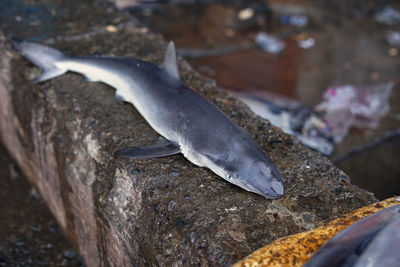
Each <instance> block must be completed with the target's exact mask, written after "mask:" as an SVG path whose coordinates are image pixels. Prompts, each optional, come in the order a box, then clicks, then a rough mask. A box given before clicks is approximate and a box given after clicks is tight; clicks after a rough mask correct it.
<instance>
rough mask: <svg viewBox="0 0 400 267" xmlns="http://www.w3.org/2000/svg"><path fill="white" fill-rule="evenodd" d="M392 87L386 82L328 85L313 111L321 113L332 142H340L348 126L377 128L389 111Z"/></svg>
mask: <svg viewBox="0 0 400 267" xmlns="http://www.w3.org/2000/svg"><path fill="white" fill-rule="evenodd" d="M393 86H394V83H393V82H389V83H383V84H378V85H375V86H370V87H356V86H353V85H343V86H337V87H329V88H328V89H327V90H326V91H325V93H324V96H323V101H322V103H320V104H319V105H318V106H317V107H316V110H317V111H319V112H322V113H323V114H324V119H325V121H326V122H327V123H328V125H329V127H330V129H331V130H332V134H333V138H334V141H335V143H340V142H341V141H342V140H343V138H344V137H345V136H346V135H347V132H348V130H349V129H350V128H351V127H354V128H358V129H362V130H367V129H373V128H376V127H377V126H378V124H379V120H380V119H381V118H382V117H383V116H385V115H386V114H387V112H388V111H389V96H390V93H391V91H392V88H393Z"/></svg>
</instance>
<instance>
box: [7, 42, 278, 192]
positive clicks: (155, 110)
mask: <svg viewBox="0 0 400 267" xmlns="http://www.w3.org/2000/svg"><path fill="white" fill-rule="evenodd" d="M12 45H13V48H14V49H15V50H17V51H18V52H19V53H20V54H21V55H22V56H23V57H25V58H26V59H28V60H29V61H30V62H32V63H33V64H35V65H36V66H38V67H39V68H41V69H42V70H43V73H42V74H41V75H40V76H39V77H37V78H36V79H34V80H33V82H42V81H45V80H48V79H51V78H54V77H57V76H59V75H62V74H64V73H65V72H67V71H72V72H78V73H80V74H83V75H84V76H86V77H87V79H88V80H89V81H100V82H103V83H105V84H107V85H109V86H111V87H114V88H115V89H116V96H117V97H118V98H120V99H123V100H124V101H126V102H129V103H131V104H133V105H134V106H135V108H136V109H137V110H138V111H139V113H140V114H141V115H142V116H143V117H144V119H145V120H146V121H147V122H148V123H149V124H150V126H151V127H152V128H153V129H154V130H155V131H157V132H158V133H159V134H160V135H161V136H163V137H164V138H165V140H163V141H162V142H158V143H156V144H153V145H151V146H148V147H131V148H127V149H123V150H119V151H117V152H116V153H115V155H116V156H118V157H125V158H151V157H162V156H168V155H173V154H177V153H182V154H183V155H184V156H185V157H186V158H187V159H188V160H189V161H191V162H192V163H194V164H196V165H198V166H201V167H207V168H209V169H210V170H212V171H213V172H214V173H216V174H217V175H219V176H220V177H222V178H224V179H225V180H227V181H228V182H230V183H233V184H235V185H237V186H239V187H241V188H243V189H245V190H247V191H250V192H254V193H257V194H260V195H262V196H264V197H266V198H270V199H276V198H280V197H282V196H283V195H284V184H283V181H282V179H281V177H280V175H279V173H278V170H277V169H276V167H275V166H274V164H273V162H272V161H271V159H270V157H269V156H268V155H267V154H266V153H265V152H264V151H263V150H262V148H261V147H260V146H259V145H258V144H257V143H256V142H255V141H253V140H252V138H251V137H250V135H249V134H248V133H247V132H246V131H244V130H243V129H242V128H240V127H238V126H236V125H235V124H234V123H233V122H232V121H231V120H230V119H229V118H228V117H227V116H226V115H225V114H224V113H223V112H222V111H221V110H220V109H218V108H217V107H216V106H215V105H213V104H212V103H210V102H209V101H208V100H206V99H205V98H203V97H201V96H200V95H199V94H197V93H196V92H194V91H192V90H191V89H189V88H188V87H187V86H186V85H185V84H184V83H183V82H182V81H181V79H180V77H179V72H178V66H177V62H176V55H175V46H174V44H173V42H170V43H169V44H168V47H167V51H166V55H165V60H164V63H163V64H162V65H160V66H157V65H154V64H151V63H149V62H145V61H142V60H137V59H132V58H123V57H69V56H67V55H65V54H63V53H62V52H60V51H58V50H57V49H54V48H51V47H48V46H45V45H41V44H38V43H34V42H29V41H23V40H18V39H12Z"/></svg>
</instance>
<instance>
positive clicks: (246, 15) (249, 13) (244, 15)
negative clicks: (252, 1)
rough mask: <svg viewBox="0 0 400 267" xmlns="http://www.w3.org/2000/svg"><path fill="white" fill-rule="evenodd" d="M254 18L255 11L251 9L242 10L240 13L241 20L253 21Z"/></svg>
mask: <svg viewBox="0 0 400 267" xmlns="http://www.w3.org/2000/svg"><path fill="white" fill-rule="evenodd" d="M252 17H254V9H252V8H251V7H248V8H245V9H242V10H240V11H239V13H238V18H239V19H240V20H248V19H251V18H252Z"/></svg>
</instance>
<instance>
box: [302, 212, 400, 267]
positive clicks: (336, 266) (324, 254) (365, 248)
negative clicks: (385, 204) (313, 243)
mask: <svg viewBox="0 0 400 267" xmlns="http://www.w3.org/2000/svg"><path fill="white" fill-rule="evenodd" d="M399 220H400V204H399V205H395V206H392V207H389V208H386V209H384V210H381V211H379V212H377V213H374V214H372V215H370V216H368V217H366V218H364V219H362V220H360V221H358V222H356V223H354V224H352V225H350V226H349V227H347V228H346V229H344V230H343V231H341V232H340V233H338V234H337V235H335V236H334V237H333V238H332V239H330V240H329V241H328V242H327V243H326V244H325V245H323V246H322V247H321V248H320V249H319V250H318V251H317V252H316V253H315V254H314V255H313V256H312V257H311V259H310V260H309V261H308V262H306V264H305V265H304V267H350V266H358V267H359V266H371V267H372V266H399V265H380V264H378V265H369V264H364V265H363V263H365V262H366V260H371V259H372V258H373V259H374V260H377V259H379V260H382V255H384V256H387V257H388V258H387V259H386V261H387V262H395V260H396V259H399V255H400V254H399V253H398V251H399V250H398V249H399V244H400V243H399V242H400V239H399V229H398V228H397V229H395V228H394V225H399ZM391 225H393V226H391ZM396 230H397V232H396ZM395 232H396V234H395ZM389 234H392V235H393V237H392V238H395V237H396V235H397V240H396V239H393V240H382V237H383V239H386V238H387V237H388V235H389ZM380 236H381V237H380ZM378 239H380V240H381V241H380V242H377V240H378ZM390 244H391V245H393V247H392V248H390V249H389V246H390ZM394 244H396V245H394ZM385 250H386V251H385ZM389 251H392V255H390V253H389ZM395 251H396V252H397V253H395ZM364 254H365V255H364ZM397 263H400V262H397ZM357 264H358V265H357Z"/></svg>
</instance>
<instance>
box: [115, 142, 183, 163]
mask: <svg viewBox="0 0 400 267" xmlns="http://www.w3.org/2000/svg"><path fill="white" fill-rule="evenodd" d="M180 152H181V150H180V148H179V146H178V145H176V144H174V143H172V142H169V141H168V140H163V141H162V142H157V143H156V144H154V145H151V146H145V147H140V146H134V147H129V148H125V149H121V150H118V151H117V152H115V154H114V155H115V156H116V157H121V158H130V159H145V158H159V157H165V156H170V155H175V154H178V153H180Z"/></svg>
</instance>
